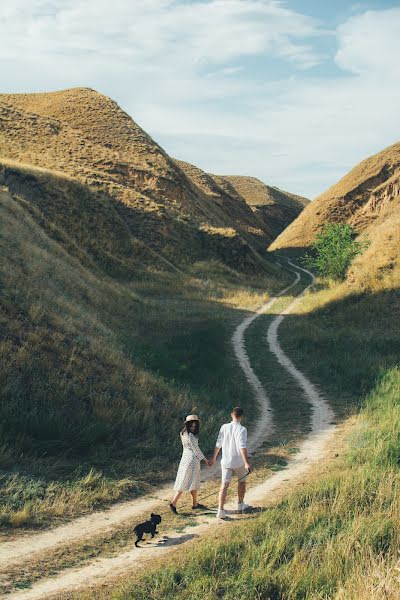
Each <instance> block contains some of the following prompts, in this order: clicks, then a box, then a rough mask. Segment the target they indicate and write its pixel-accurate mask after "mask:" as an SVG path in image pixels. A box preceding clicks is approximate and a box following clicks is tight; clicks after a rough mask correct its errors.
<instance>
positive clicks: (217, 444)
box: [211, 426, 224, 465]
mask: <svg viewBox="0 0 400 600" xmlns="http://www.w3.org/2000/svg"><path fill="white" fill-rule="evenodd" d="M223 436H224V433H223V426H222V427H221V429H220V430H219V434H218V439H217V441H216V442H215V449H214V456H213V457H212V459H211V464H212V465H215V463H216V462H217V456H218V454H219V451H220V450H221V448H222V439H223Z"/></svg>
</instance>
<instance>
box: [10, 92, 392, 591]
mask: <svg viewBox="0 0 400 600" xmlns="http://www.w3.org/2000/svg"><path fill="white" fill-rule="evenodd" d="M399 177H400V144H394V145H393V146H390V147H389V148H387V149H385V150H383V151H382V152H380V153H378V154H377V155H375V156H372V157H370V158H367V159H365V160H364V161H363V162H362V163H360V164H359V165H357V166H356V167H355V168H354V169H353V170H352V171H350V172H349V173H348V174H347V175H345V176H344V177H343V178H342V179H341V180H340V181H339V182H338V183H337V184H335V185H334V186H332V187H331V188H329V189H328V190H327V191H326V192H324V193H323V194H321V195H320V196H318V197H317V198H316V199H315V200H313V201H312V202H310V201H309V200H308V199H305V198H302V197H300V196H298V195H296V193H295V190H294V191H293V192H285V191H282V190H280V189H278V188H276V187H274V186H273V185H272V184H273V182H269V183H268V185H267V184H264V183H262V182H261V181H259V180H257V179H255V178H253V177H247V176H239V175H215V174H210V173H205V172H204V171H202V170H201V169H199V168H198V167H196V166H194V165H191V164H189V163H187V162H184V161H183V160H180V159H179V160H178V159H175V158H171V157H169V156H168V154H167V153H166V152H165V151H164V150H163V149H162V148H161V147H160V146H159V145H158V144H157V143H156V142H155V141H154V140H152V139H151V137H150V136H148V135H147V134H146V132H144V131H143V130H142V129H141V128H140V127H139V126H138V125H137V124H136V123H135V122H134V121H133V120H132V119H131V117H130V116H129V115H127V114H126V113H124V112H123V111H122V110H121V109H120V108H119V107H118V105H117V104H116V103H115V102H114V101H112V100H111V99H109V98H107V97H105V96H103V95H101V94H99V93H98V92H95V91H94V90H91V89H87V88H78V89H70V90H63V91H60V92H52V93H43V94H1V95H0V186H1V190H0V214H1V221H0V223H1V225H0V227H1V235H0V246H1V257H2V259H1V263H0V276H1V288H0V331H1V338H0V354H1V368H0V381H1V404H0V417H1V418H0V433H1V442H0V593H2V594H4V597H9V598H16V599H17V598H24V597H26V598H42V597H43V598H44V597H48V598H51V597H53V598H76V599H77V598H80V599H82V600H83V598H87V599H89V598H90V599H92V598H93V599H94V598H114V599H115V600H117V599H121V600H122V598H124V599H128V598H129V599H131V598H132V599H133V598H160V597H162V598H169V597H171V598H172V597H173V598H198V597H202V598H217V597H224V598H240V599H247V598H248V599H249V600H250V598H252V599H253V598H282V599H283V598H285V599H286V598H287V599H292V598H293V599H294V598H296V599H297V598H332V599H333V598H335V599H346V600H347V599H352V598H354V599H361V598H372V599H376V600H378V599H379V600H380V599H381V598H383V597H384V598H389V599H392V598H393V600H394V599H395V598H397V597H398V595H399V593H400V589H399V580H398V562H397V561H398V552H399V549H400V544H399V534H398V531H399V516H398V515H399V514H400V512H399V510H398V509H399V506H398V503H399V497H400V496H399V494H398V486H399V472H398V469H399V461H398V455H399V454H398V452H399V448H400V442H399V434H398V432H399V430H400V428H399V425H400V409H399V406H398V398H399V392H400V373H399V355H400V352H399V350H400V342H399V333H400V332H399V323H400V302H399V280H400V276H399V273H400V270H399V255H400V251H399V250H400V247H399V246H400V216H399V202H400V200H399V198H400V187H399V184H398V180H399ZM328 222H329V223H343V222H346V223H348V224H350V225H351V226H352V227H353V228H354V230H355V231H356V233H357V236H358V238H359V239H360V240H368V245H367V246H366V248H365V250H364V252H363V253H362V254H360V255H359V256H357V257H356V258H355V259H354V261H353V262H352V264H351V266H350V268H349V270H348V273H347V277H346V279H345V280H344V281H343V282H339V283H337V282H333V281H327V280H324V279H321V278H317V279H316V280H315V281H314V279H313V276H312V275H311V274H310V273H307V272H305V271H304V270H302V269H301V268H299V265H300V264H301V262H299V261H301V256H302V255H303V254H304V252H305V251H307V250H308V248H309V247H310V244H311V243H312V242H313V240H314V238H315V235H316V234H317V233H318V232H319V231H320V230H321V228H322V227H323V225H324V224H325V223H328ZM288 258H290V259H291V261H289V262H288V261H287V259H288ZM293 261H294V262H293ZM294 277H295V280H294ZM303 290H306V291H305V292H304V293H303ZM297 296H299V299H298V300H296V301H295V298H296V297H297ZM260 307H262V308H260ZM278 326H279V330H278ZM238 336H239V337H238ZM240 336H241V337H240ZM235 340H236V341H235ZM318 403H320V404H318ZM235 404H241V405H243V407H244V409H245V411H246V414H247V415H248V417H247V422H246V425H247V426H248V428H249V432H250V434H251V437H252V443H253V447H252V452H253V454H254V464H255V467H256V469H255V472H254V474H253V476H252V480H251V483H250V486H249V488H250V489H249V496H248V497H249V500H251V502H252V503H254V504H255V505H256V506H257V507H258V510H257V511H253V512H251V513H249V514H248V515H238V516H235V515H232V520H231V521H228V522H227V523H225V524H224V523H219V525H218V527H216V526H215V525H214V523H215V522H216V519H215V516H214V515H213V514H212V513H207V514H204V515H202V516H199V517H196V518H195V517H194V516H193V515H192V514H191V513H190V509H189V508H188V506H186V504H183V505H182V508H183V513H182V515H178V516H172V515H169V514H166V515H165V517H163V518H164V520H163V528H162V532H161V534H162V536H161V537H162V539H161V540H158V541H157V542H155V543H151V544H146V547H145V548H144V549H143V552H141V554H137V553H136V554H135V551H136V549H135V548H134V549H133V550H132V526H133V524H134V523H135V522H137V518H138V517H139V516H140V517H145V516H146V514H147V512H149V510H152V508H150V507H154V508H157V510H161V511H162V510H164V512H165V508H163V506H165V500H166V499H167V498H168V494H169V491H168V490H169V489H170V482H171V480H172V479H173V477H174V474H175V472H176V465H177V462H178V460H179V457H180V452H181V448H180V446H179V444H180V442H179V438H178V435H177V431H178V430H179V426H180V424H181V422H182V420H183V418H184V416H185V415H186V414H188V413H192V412H196V413H198V414H200V417H201V423H202V426H201V446H202V448H204V450H205V452H206V453H207V454H210V453H211V452H212V449H213V445H214V441H215V436H216V432H217V431H218V428H219V425H220V424H221V423H222V422H225V421H226V420H227V417H228V416H229V411H230V409H231V407H232V406H233V405H235ZM321 406H322V407H324V408H323V411H325V412H323V411H322V412H321V413H320V412H319V411H320V408H318V407H321ZM321 410H322V409H321ZM319 415H320V416H319ZM317 434H318V435H317ZM205 477H206V479H205V482H204V484H203V487H202V494H203V495H204V496H207V494H208V495H209V496H210V497H211V500H210V505H213V503H215V498H214V500H213V499H212V498H213V494H214V496H215V493H216V491H217V489H218V482H217V481H216V478H218V472H215V470H214V471H212V472H211V473H210V474H209V475H207V476H205ZM203 490H204V491H203ZM231 494H232V492H231ZM232 498H233V496H232ZM108 507H109V508H108ZM114 515H115V517H114ZM96 519H98V523H97V524H96ZM107 521H108V523H107ZM68 532H70V533H68ZM163 536H164V537H163ZM40 540H42V542H41V541H40ZM46 540H47V541H46ZM174 540H175V541H174ZM35 544H36V545H35ZM41 544H42V545H41ZM189 549H190V552H189ZM137 552H139V551H137ZM96 563H97V566H96ZM135 565H136V567H137V568H136V572H135V573H134V572H133V569H135Z"/></svg>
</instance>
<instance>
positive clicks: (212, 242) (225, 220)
mask: <svg viewBox="0 0 400 600" xmlns="http://www.w3.org/2000/svg"><path fill="white" fill-rule="evenodd" d="M0 119H1V124H2V127H1V128H0V147H1V152H0V159H3V161H5V163H10V161H14V163H15V162H17V163H19V164H20V165H25V166H28V167H29V166H30V167H39V168H40V169H46V170H50V171H52V172H56V173H58V174H59V175H61V174H62V175H63V176H64V177H65V178H70V179H71V178H72V179H74V180H76V183H77V184H80V185H83V186H85V187H86V188H88V189H89V190H90V192H91V193H93V194H97V195H98V198H99V202H100V203H101V202H104V198H106V199H107V201H108V202H109V203H110V204H112V206H113V209H114V212H115V213H117V218H118V219H119V220H120V221H121V220H122V221H123V223H124V226H125V229H126V230H128V232H129V235H130V237H132V238H134V240H135V242H136V244H137V247H138V248H137V249H138V255H137V257H136V258H137V262H139V263H141V262H142V261H143V260H144V259H145V258H146V257H148V260H149V262H150V264H151V263H152V260H151V254H152V253H151V251H156V252H157V253H158V254H159V255H162V256H163V257H164V258H165V259H167V260H169V261H173V262H174V263H179V264H181V265H184V264H190V263H192V262H193V260H201V259H208V258H216V259H219V260H222V261H223V262H224V263H225V264H228V265H229V266H233V267H234V268H236V269H237V268H239V269H240V268H241V269H242V270H245V269H247V270H248V269H253V271H254V270H255V269H257V261H258V258H259V257H258V253H257V251H258V250H261V251H262V250H263V249H264V248H265V246H266V245H267V244H268V243H269V242H270V241H271V237H267V236H266V235H265V232H264V231H263V228H262V227H261V226H260V222H259V220H258V219H257V218H256V217H255V216H254V215H253V213H252V211H251V210H249V209H248V207H247V206H246V205H245V203H244V202H241V203H240V202H237V203H236V206H235V208H234V210H233V213H234V214H231V212H232V210H231V209H232V206H229V207H227V203H226V200H225V199H224V196H222V197H221V199H220V201H216V199H215V198H214V197H210V195H209V194H208V193H205V192H204V191H203V189H201V187H198V185H197V184H196V183H195V182H194V181H193V180H192V179H191V178H189V177H187V176H186V175H185V173H184V171H183V170H182V169H181V168H180V167H179V165H178V164H177V163H176V162H175V161H174V160H172V159H171V158H170V157H169V156H168V155H167V154H166V153H165V152H164V150H163V149H162V148H161V147H160V146H158V144H157V143H156V142H154V140H152V139H151V138H150V136H148V135H147V134H146V133H145V132H144V131H143V130H142V129H141V128H140V127H139V126H138V125H137V124H136V123H135V122H134V121H133V120H132V119H131V118H130V117H129V116H128V115H127V114H126V113H125V112H123V111H122V110H121V109H120V108H119V107H118V105H117V104H116V103H115V102H113V101H112V100H111V99H110V98H107V97H105V96H103V95H101V94H99V93H97V92H95V91H94V90H90V89H87V88H77V89H70V90H63V91H60V92H52V93H42V94H1V95H0ZM8 173H9V171H8ZM6 175H7V173H6ZM12 179H13V180H14V181H13V183H15V177H13V178H12ZM30 183H31V182H30ZM5 184H6V185H8V186H9V187H10V185H11V184H10V183H9V182H8V181H7V177H6V182H5ZM227 208H229V210H227ZM101 212H102V210H101V209H100V213H101ZM99 216H101V215H99ZM114 219H115V217H114ZM124 237H126V233H125V235H124ZM144 247H147V249H148V251H147V253H146V252H143V249H144ZM133 253H134V252H133V250H132V247H131V254H133Z"/></svg>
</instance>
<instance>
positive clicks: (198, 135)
mask: <svg viewBox="0 0 400 600" xmlns="http://www.w3.org/2000/svg"><path fill="white" fill-rule="evenodd" d="M399 13H400V9H392V10H385V11H375V12H371V11H370V12H367V13H364V14H361V15H358V16H353V17H352V18H350V19H349V20H348V21H346V22H345V23H343V24H342V25H341V26H340V27H339V28H338V30H337V32H336V34H337V52H336V55H335V57H333V56H332V57H331V59H332V60H333V58H334V59H335V62H336V66H337V69H336V72H335V74H334V75H331V76H327V75H326V74H325V76H318V78H317V77H314V78H311V77H310V75H308V76H307V77H306V73H305V70H306V69H309V68H310V67H312V66H314V65H316V64H319V63H320V62H321V61H322V60H325V56H322V53H320V52H319V51H317V50H316V49H315V47H316V44H315V42H316V41H317V40H318V36H326V35H328V34H327V31H326V30H325V29H323V28H322V26H321V24H320V23H319V22H317V21H316V20H314V19H312V18H310V17H307V16H304V15H302V14H299V13H298V12H295V11H293V10H289V9H288V8H287V7H286V5H285V4H284V3H283V2H278V1H273V0H201V1H196V2H194V3H188V2H187V1H185V0H145V2H143V1H139V0H113V2H112V3H110V2H109V1H108V0H97V1H94V0H87V1H86V2H82V1H81V0H31V1H30V2H29V3H28V2H27V1H26V0H14V2H13V3H2V4H1V5H0V27H1V35H0V53H1V55H2V57H3V68H2V86H3V90H4V91H38V90H46V89H47V90H49V89H60V88H65V87H70V86H78V85H79V86H90V87H94V88H96V89H98V90H99V91H101V92H103V93H106V94H108V95H110V96H112V97H113V98H114V99H116V100H117V101H118V102H119V103H120V105H121V106H122V107H123V108H124V109H125V110H127V112H129V114H131V115H132V117H133V118H134V119H135V120H137V121H138V122H139V124H140V125H141V126H142V127H144V129H146V130H147V131H148V132H149V133H150V134H151V135H152V137H153V138H155V139H156V140H157V141H159V142H160V143H161V144H164V146H165V148H166V150H167V151H168V152H170V153H171V154H172V155H174V154H175V155H177V156H178V157H179V158H183V159H185V160H188V161H189V162H193V163H195V164H198V165H199V166H200V167H202V168H205V169H207V170H209V171H214V172H221V173H223V172H229V173H235V172H236V173H243V174H250V175H255V176H258V177H260V178H261V179H264V180H265V181H268V182H269V183H272V184H275V185H280V186H281V187H283V188H286V189H289V190H292V191H294V192H298V193H303V194H306V195H313V194H315V193H317V192H320V191H322V189H324V188H325V187H326V186H327V185H328V184H330V183H333V182H334V181H335V180H336V179H337V177H338V176H339V175H341V174H343V173H344V172H345V171H346V170H347V169H348V168H350V167H351V166H353V164H354V163H355V162H357V161H358V160H360V159H362V158H363V157H365V156H366V155H368V154H369V153H371V152H374V151H378V150H380V149H381V148H383V147H384V146H385V145H387V144H388V143H391V142H394V141H396V138H397V137H400V136H399V133H398V131H397V130H396V123H397V120H398V106H399V104H400V97H399V80H398V70H397V64H396V59H397V57H398V56H399V50H400V48H399V41H398V38H399V36H397V31H398V30H399V29H400V14H399ZM331 34H332V32H330V33H329V35H331ZM271 59H273V60H276V59H278V60H281V61H283V62H284V63H285V64H286V72H288V73H289V74H288V75H286V76H285V77H282V76H281V77H277V75H276V74H274V75H270V74H269V71H268V69H269V64H270V63H269V62H268V61H270V60H271ZM252 61H257V68H254V69H253V70H252V69H251V68H248V67H247V65H249V64H250V65H252V64H253V62H252ZM254 64H255V63H254ZM330 68H331V72H332V66H331V67H330ZM339 69H341V70H342V73H341V72H340V71H339Z"/></svg>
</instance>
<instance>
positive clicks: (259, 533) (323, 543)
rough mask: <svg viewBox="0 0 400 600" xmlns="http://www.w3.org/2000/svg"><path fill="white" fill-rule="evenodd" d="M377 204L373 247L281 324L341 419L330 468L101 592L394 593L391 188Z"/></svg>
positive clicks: (396, 294) (345, 599) (397, 270)
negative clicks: (220, 533) (225, 529)
mask: <svg viewBox="0 0 400 600" xmlns="http://www.w3.org/2000/svg"><path fill="white" fill-rule="evenodd" d="M393 189H394V188H393ZM387 204H388V207H387V208H386V210H383V211H382V213H381V214H380V215H378V216H377V215H374V218H373V221H372V222H371V223H370V225H369V227H368V228H367V229H365V231H366V232H367V233H368V236H369V239H370V241H371V244H370V246H369V247H368V249H367V250H366V251H365V252H364V253H363V254H361V255H360V256H358V257H357V258H356V259H355V260H354V261H353V263H352V265H351V268H350V274H349V276H348V278H347V280H346V281H345V282H343V283H340V284H334V283H330V284H329V283H326V282H318V283H317V285H316V286H315V288H314V290H313V291H312V292H310V293H308V294H307V295H306V297H305V298H304V300H303V302H302V303H301V304H300V305H299V307H298V309H297V314H291V315H290V316H288V317H286V319H285V320H284V321H283V323H282V324H281V326H280V335H281V343H282V346H283V348H284V350H285V351H286V352H287V353H288V355H289V356H290V357H291V358H292V359H293V360H294V362H295V364H296V365H297V366H298V367H299V368H300V369H301V370H303V371H304V372H305V373H307V375H308V376H309V377H310V379H311V380H312V381H314V382H315V383H316V384H318V385H319V386H320V389H322V390H323V392H324V393H325V394H326V396H327V398H328V399H329V401H330V402H331V404H332V406H333V408H334V410H335V412H336V415H337V418H338V419H343V418H346V417H347V418H348V419H349V420H348V423H347V425H346V427H345V429H344V431H345V435H344V438H343V439H341V440H340V446H339V447H338V448H337V452H338V456H337V458H336V459H335V462H333V463H330V464H329V465H328V474H326V473H325V474H323V475H320V476H319V477H317V478H314V479H311V481H310V482H309V483H306V484H305V485H304V486H302V488H301V489H299V490H298V491H296V492H294V493H293V494H291V495H289V497H288V498H287V499H285V500H284V501H282V502H280V503H279V504H278V505H277V506H276V507H275V508H273V509H269V510H268V511H267V512H265V513H263V514H262V515H260V517H259V518H257V519H256V520H255V521H252V522H246V523H245V524H238V525H237V526H236V525H235V526H234V527H233V529H232V531H230V532H229V533H228V534H227V536H226V538H224V539H223V540H221V539H218V540H217V539H216V538H215V537H213V538H212V540H210V541H208V542H207V541H205V542H202V543H201V544H199V545H197V547H196V549H194V551H193V553H192V554H191V556H190V557H188V556H186V557H185V556H182V557H181V558H180V559H179V560H177V559H176V557H174V564H172V563H169V564H168V565H167V567H166V568H164V569H162V570H157V571H152V572H151V573H150V574H149V575H147V576H146V577H141V578H140V581H139V582H138V581H137V579H136V580H135V581H134V582H133V583H132V582H129V581H125V582H124V584H123V586H121V587H117V588H116V589H115V590H114V592H112V593H111V595H110V592H109V591H108V592H107V593H108V596H107V597H111V598H113V599H114V600H122V599H124V600H128V599H140V598H145V597H146V598H156V597H160V596H162V597H165V598H169V597H170V598H186V599H189V598H190V599H191V598H193V599H194V598H197V597H199V596H201V597H202V598H210V599H211V598H215V597H218V598H231V597H233V596H234V597H237V598H241V599H243V600H247V599H249V600H250V599H251V600H253V598H260V599H261V598H270V599H285V600H300V599H310V600H311V599H314V598H315V599H316V598H326V599H328V598H329V599H335V600H359V599H360V598H370V599H371V600H381V599H382V598H388V599H389V600H395V599H397V598H398V597H399V595H400V584H399V579H398V556H399V552H400V537H399V530H400V521H399V514H400V513H399V508H400V507H399V498H400V495H399V480H400V471H399V468H400V467H399V452H400V438H399V429H400V408H399V402H398V399H399V396H400V371H399V356H400V330H399V327H398V323H399V322H400V266H399V263H398V257H399V255H400V236H399V235H398V228H399V220H398V213H396V212H395V207H397V198H396V196H395V197H393V198H392V197H391V196H388V197H387ZM306 210H308V209H306ZM300 219H302V217H300ZM300 219H299V220H300ZM284 236H285V234H283V235H282V236H281V238H282V239H283V238H284ZM278 243H279V239H278ZM299 245H300V246H301V245H303V243H302V242H301V240H300V241H299ZM304 245H305V244H304ZM349 415H352V416H350V417H349ZM80 597H82V596H80ZM91 597H92V596H91V595H90V594H86V595H84V598H85V599H87V598H91ZM97 597H98V596H97ZM100 597H101V596H100Z"/></svg>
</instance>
